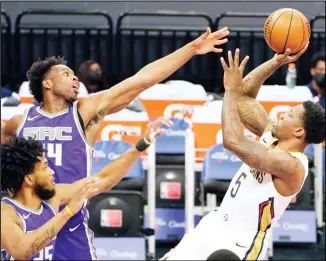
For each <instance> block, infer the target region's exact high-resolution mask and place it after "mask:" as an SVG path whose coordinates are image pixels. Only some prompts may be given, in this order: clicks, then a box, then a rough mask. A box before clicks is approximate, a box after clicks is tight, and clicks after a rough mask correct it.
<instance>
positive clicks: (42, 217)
mask: <svg viewBox="0 0 326 261" xmlns="http://www.w3.org/2000/svg"><path fill="white" fill-rule="evenodd" d="M1 203H6V204H8V205H10V206H12V207H13V208H14V209H15V210H16V213H17V215H18V216H19V217H20V219H21V220H22V223H23V232H24V234H27V233H29V232H32V231H34V230H36V229H38V228H39V227H41V226H43V225H44V224H45V223H46V222H48V221H49V220H50V219H51V218H53V217H54V216H55V215H56V212H55V211H54V209H53V208H52V207H51V206H50V205H49V204H47V203H46V202H44V201H43V202H42V205H41V208H40V209H39V210H33V209H29V208H27V207H25V206H23V205H21V204H20V203H18V202H17V201H15V200H13V199H11V198H7V197H4V198H2V199H1ZM54 242H55V238H54V239H53V240H52V241H51V242H50V243H49V244H48V245H47V246H46V247H45V248H43V249H42V250H41V251H40V252H39V253H37V254H36V255H34V256H33V257H32V258H31V259H29V260H52V256H53V250H54ZM1 252H2V257H3V258H4V259H5V260H14V259H13V258H12V257H11V256H10V254H9V253H7V252H6V250H5V249H2V250H1Z"/></svg>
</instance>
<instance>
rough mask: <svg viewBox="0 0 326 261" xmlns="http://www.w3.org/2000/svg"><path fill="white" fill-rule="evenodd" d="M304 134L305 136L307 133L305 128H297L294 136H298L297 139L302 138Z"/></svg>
mask: <svg viewBox="0 0 326 261" xmlns="http://www.w3.org/2000/svg"><path fill="white" fill-rule="evenodd" d="M304 134H305V131H304V129H303V128H296V129H295V130H294V136H296V137H297V138H301V137H302V136H303V135H304Z"/></svg>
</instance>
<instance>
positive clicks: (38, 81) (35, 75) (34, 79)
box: [26, 56, 67, 102]
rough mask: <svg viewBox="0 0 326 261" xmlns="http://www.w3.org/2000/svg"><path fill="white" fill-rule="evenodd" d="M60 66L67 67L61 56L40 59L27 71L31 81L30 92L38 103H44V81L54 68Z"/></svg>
mask: <svg viewBox="0 0 326 261" xmlns="http://www.w3.org/2000/svg"><path fill="white" fill-rule="evenodd" d="M59 64H63V65H66V64H67V61H66V60H65V59H64V58H62V57H60V56H58V57H55V56H51V57H48V58H46V59H45V60H41V59H38V60H37V61H36V62H34V63H33V64H32V66H31V68H30V69H29V70H28V71H27V73H26V76H27V79H28V81H29V91H30V93H31V94H32V95H33V96H34V98H35V99H36V100H37V101H38V102H43V88H42V87H43V86H42V81H43V80H44V78H45V75H46V74H47V73H48V72H49V71H50V69H51V67H52V66H54V65H59Z"/></svg>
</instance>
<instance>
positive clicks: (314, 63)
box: [307, 52, 325, 108]
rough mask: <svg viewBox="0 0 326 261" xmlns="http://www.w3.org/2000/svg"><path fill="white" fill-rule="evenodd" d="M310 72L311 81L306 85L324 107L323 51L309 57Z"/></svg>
mask: <svg viewBox="0 0 326 261" xmlns="http://www.w3.org/2000/svg"><path fill="white" fill-rule="evenodd" d="M310 74H311V76H312V81H311V82H310V83H308V84H307V86H308V88H309V89H310V91H311V93H312V95H313V96H314V97H318V101H319V103H320V104H321V105H322V106H323V108H325V52H319V53H316V54H314V56H313V57H312V59H311V67H310Z"/></svg>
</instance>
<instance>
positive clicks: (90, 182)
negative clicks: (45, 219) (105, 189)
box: [68, 178, 98, 214]
mask: <svg viewBox="0 0 326 261" xmlns="http://www.w3.org/2000/svg"><path fill="white" fill-rule="evenodd" d="M97 181H98V180H97V179H95V178H92V179H86V180H85V183H83V184H81V186H80V187H79V189H78V190H77V191H76V193H75V194H74V196H73V197H72V198H71V200H70V202H69V204H68V206H69V208H70V209H71V211H72V212H73V214H76V213H77V212H78V211H79V210H80V209H81V208H82V206H83V205H84V201H85V199H88V198H89V197H90V196H91V195H93V194H94V193H96V191H97V190H98V189H97V188H96V187H94V185H95V183H96V182H97Z"/></svg>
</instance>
